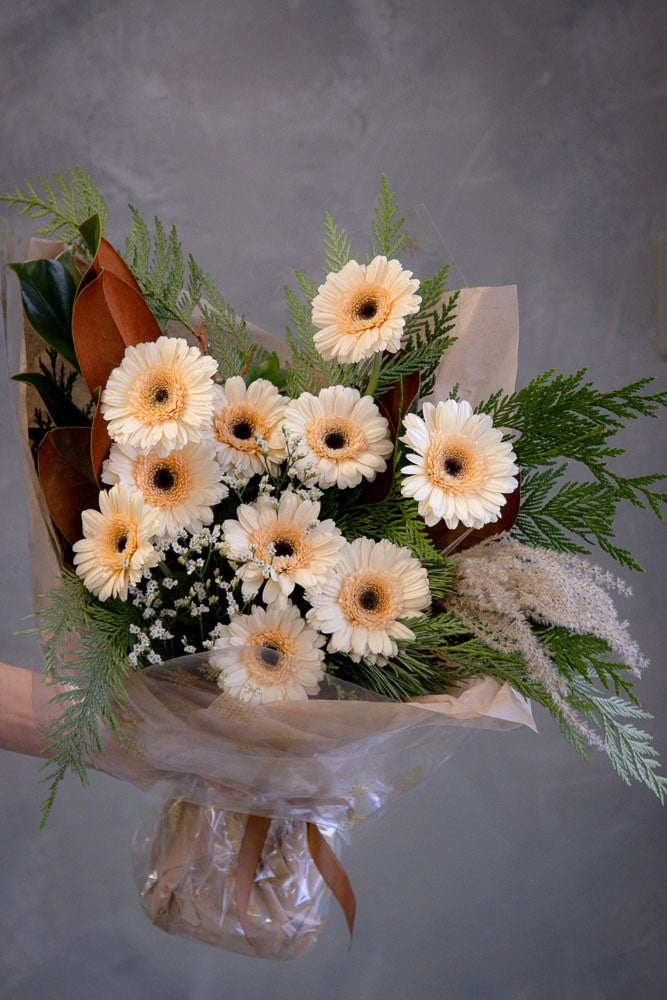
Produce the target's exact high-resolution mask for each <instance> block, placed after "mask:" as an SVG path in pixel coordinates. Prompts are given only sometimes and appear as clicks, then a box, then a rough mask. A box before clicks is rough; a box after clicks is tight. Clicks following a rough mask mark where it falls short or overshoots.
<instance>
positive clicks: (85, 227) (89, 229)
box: [79, 215, 102, 257]
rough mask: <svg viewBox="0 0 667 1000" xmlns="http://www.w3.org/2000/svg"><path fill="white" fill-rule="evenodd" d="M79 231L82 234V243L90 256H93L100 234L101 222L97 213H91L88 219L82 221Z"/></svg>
mask: <svg viewBox="0 0 667 1000" xmlns="http://www.w3.org/2000/svg"><path fill="white" fill-rule="evenodd" d="M79 232H80V233H81V235H82V236H83V240H84V243H85V244H86V246H87V247H88V249H89V250H90V253H91V256H92V257H95V255H96V254H97V248H98V247H99V245H100V238H101V236H102V223H101V221H100V217H99V215H91V216H90V218H89V219H86V220H85V221H84V222H82V223H81V225H80V226H79Z"/></svg>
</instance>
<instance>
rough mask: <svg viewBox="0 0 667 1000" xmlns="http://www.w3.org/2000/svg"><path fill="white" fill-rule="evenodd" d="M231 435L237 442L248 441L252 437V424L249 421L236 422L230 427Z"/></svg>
mask: <svg viewBox="0 0 667 1000" xmlns="http://www.w3.org/2000/svg"><path fill="white" fill-rule="evenodd" d="M232 434H233V435H234V437H235V438H238V439H239V441H248V439H249V438H251V437H252V424H251V423H250V421H249V420H237V421H236V422H235V423H234V424H233V425H232Z"/></svg>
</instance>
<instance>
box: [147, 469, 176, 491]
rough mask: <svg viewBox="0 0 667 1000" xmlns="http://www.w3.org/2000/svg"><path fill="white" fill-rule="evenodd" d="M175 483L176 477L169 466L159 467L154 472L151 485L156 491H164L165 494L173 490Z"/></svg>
mask: <svg viewBox="0 0 667 1000" xmlns="http://www.w3.org/2000/svg"><path fill="white" fill-rule="evenodd" d="M175 482H176V479H175V477H174V473H173V471H172V470H171V469H170V468H169V466H168V465H158V467H157V468H156V469H154V470H153V475H152V476H151V483H152V485H153V486H154V487H155V489H156V490H162V491H163V492H165V491H168V490H170V489H172V488H173V486H174V483H175Z"/></svg>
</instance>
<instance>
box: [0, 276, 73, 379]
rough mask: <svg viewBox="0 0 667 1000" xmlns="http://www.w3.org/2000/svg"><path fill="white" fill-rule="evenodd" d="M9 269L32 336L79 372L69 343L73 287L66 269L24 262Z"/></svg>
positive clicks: (71, 343) (71, 344)
mask: <svg viewBox="0 0 667 1000" xmlns="http://www.w3.org/2000/svg"><path fill="white" fill-rule="evenodd" d="M9 266H10V267H11V269H12V270H13V271H14V272H15V273H16V274H17V275H18V279H19V281H20V283H21V299H22V301H23V309H24V311H25V314H26V317H27V318H28V321H29V323H30V325H31V326H32V328H33V330H34V331H35V333H37V334H39V336H40V337H41V338H42V340H44V341H45V342H46V343H47V344H48V345H49V347H53V348H54V349H55V350H56V351H58V353H59V354H60V355H62V357H63V358H65V360H66V361H69V363H70V364H71V365H73V366H74V367H75V368H77V369H78V368H79V364H78V362H77V358H76V353H75V350H74V344H73V342H72V307H73V304H74V297H75V295H76V285H75V284H74V281H73V279H72V276H71V275H70V273H69V271H68V270H67V268H66V267H65V265H64V264H62V263H61V262H60V261H57V260H27V261H24V262H19V263H15V264H10V265H9Z"/></svg>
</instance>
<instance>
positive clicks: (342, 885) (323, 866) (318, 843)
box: [306, 823, 357, 937]
mask: <svg viewBox="0 0 667 1000" xmlns="http://www.w3.org/2000/svg"><path fill="white" fill-rule="evenodd" d="M306 825H307V827H308V847H309V848H310V856H311V857H312V859H313V861H314V862H315V866H316V868H317V870H318V871H319V873H320V875H321V876H322V878H323V879H324V881H325V882H326V884H327V885H328V886H329V888H330V889H331V891H332V893H333V894H334V896H335V897H336V900H337V901H338V905H339V906H340V908H341V910H342V911H343V913H344V915H345V920H346V921H347V928H348V930H349V932H350V937H352V933H353V931H354V918H355V915H356V912H357V901H356V899H355V897H354V890H353V889H352V885H351V883H350V880H349V878H348V877H347V872H346V871H345V869H344V868H343V866H342V865H341V863H340V861H339V860H338V858H337V857H336V855H335V854H334V852H333V851H332V850H331V848H330V846H329V845H328V844H327V842H326V840H325V839H324V837H323V836H322V834H321V833H320V831H319V829H318V828H317V827H316V826H315V824H314V823H307V824H306Z"/></svg>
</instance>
